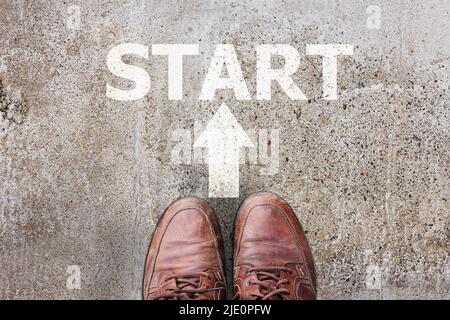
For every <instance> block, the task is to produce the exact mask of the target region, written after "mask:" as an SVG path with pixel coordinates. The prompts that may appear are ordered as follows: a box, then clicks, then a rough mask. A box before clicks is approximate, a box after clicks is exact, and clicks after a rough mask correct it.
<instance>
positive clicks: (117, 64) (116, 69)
mask: <svg viewBox="0 0 450 320" xmlns="http://www.w3.org/2000/svg"><path fill="white" fill-rule="evenodd" d="M126 54H134V55H137V56H140V57H143V58H145V59H148V55H149V49H148V47H147V46H144V45H141V44H138V43H123V44H119V45H117V46H115V47H114V48H112V49H111V50H110V51H109V53H108V56H107V58H106V64H107V66H108V69H109V71H111V73H112V74H114V75H116V76H118V77H122V78H125V79H128V80H131V81H134V82H135V83H136V85H135V87H134V88H133V89H131V90H122V89H117V88H114V87H113V86H111V85H110V84H109V83H107V84H106V96H107V97H108V98H111V99H115V100H121V101H128V100H138V99H141V98H142V97H144V96H145V95H146V94H147V92H148V90H150V76H149V75H148V73H147V71H145V70H144V69H142V68H139V67H136V66H133V65H129V64H125V63H124V62H123V61H122V56H123V55H126Z"/></svg>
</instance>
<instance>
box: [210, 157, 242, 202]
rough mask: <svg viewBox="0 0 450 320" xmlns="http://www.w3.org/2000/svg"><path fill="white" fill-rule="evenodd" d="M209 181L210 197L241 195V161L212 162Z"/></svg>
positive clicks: (235, 196)
mask: <svg viewBox="0 0 450 320" xmlns="http://www.w3.org/2000/svg"><path fill="white" fill-rule="evenodd" d="M208 183H209V186H208V195H209V197H210V198H237V197H239V162H236V163H233V164H231V163H228V164H224V163H222V164H221V163H210V164H209V180H208Z"/></svg>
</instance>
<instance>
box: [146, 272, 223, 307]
mask: <svg viewBox="0 0 450 320" xmlns="http://www.w3.org/2000/svg"><path fill="white" fill-rule="evenodd" d="M202 276H203V277H207V278H210V276H209V275H208V273H207V272H198V273H193V274H173V275H171V276H168V277H167V278H166V279H164V283H168V282H169V281H173V280H175V284H176V287H175V288H174V287H173V286H172V287H168V288H167V289H166V291H165V292H163V293H161V294H159V295H157V296H155V297H154V299H155V300H209V297H208V296H207V293H209V292H211V291H216V290H223V289H224V287H217V288H208V287H206V286H204V285H203V286H202V285H201V277H202Z"/></svg>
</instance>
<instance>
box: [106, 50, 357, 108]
mask: <svg viewBox="0 0 450 320" xmlns="http://www.w3.org/2000/svg"><path fill="white" fill-rule="evenodd" d="M149 51H150V50H149V47H148V46H145V45H142V44H138V43H123V44H119V45H117V46H115V47H113V48H112V49H111V50H110V51H109V53H108V55H107V66H108V69H109V71H110V72H111V73H112V74H114V75H115V76H117V77H121V78H124V79H127V80H130V81H133V82H134V87H133V88H132V89H130V90H122V89H119V88H115V87H113V86H112V85H110V84H109V83H107V85H106V96H107V97H109V98H111V99H115V100H120V101H130V100H138V99H141V98H143V97H144V96H145V95H146V94H147V93H148V91H149V90H150V76H149V74H148V73H147V71H146V70H144V69H142V68H140V67H138V66H135V65H131V64H126V63H124V62H123V60H122V57H123V56H125V55H136V56H139V57H142V58H145V59H149ZM198 54H199V45H198V44H153V45H152V55H164V56H167V59H168V99H169V100H181V99H182V97H183V59H184V57H185V56H192V55H198ZM306 54H307V55H318V56H321V57H322V81H323V94H322V97H323V99H325V100H336V99H337V58H338V56H343V55H353V45H349V44H307V45H306ZM273 56H281V57H282V58H283V59H284V65H283V66H282V67H281V68H273V67H272V65H271V62H272V57H273ZM185 59H187V57H186V58H185ZM299 65H300V54H299V53H298V51H297V50H296V49H295V48H294V47H292V46H290V45H285V44H263V45H258V46H257V47H256V99H257V100H270V99H271V94H272V93H271V87H272V82H273V81H275V82H277V83H278V85H279V86H280V87H281V88H282V89H283V90H284V92H285V93H286V95H287V96H288V97H289V98H290V99H292V100H307V97H306V96H305V94H304V93H303V92H302V91H301V90H300V88H299V87H298V86H297V84H296V83H295V82H294V81H293V80H292V76H293V74H294V73H295V72H296V71H297V69H298V67H299ZM224 68H226V71H227V76H226V77H223V76H222V71H223V69H224ZM218 89H229V90H233V91H234V95H235V97H236V99H237V100H250V99H251V97H250V93H249V91H248V87H247V84H246V82H245V80H244V77H243V75H242V70H241V67H240V64H239V61H238V59H237V55H236V52H235V50H234V47H233V45H230V44H218V45H217V46H216V48H215V51H214V55H213V57H212V59H211V64H210V66H209V69H208V72H207V74H206V78H205V81H204V83H203V87H202V89H201V93H200V96H199V99H200V100H214V99H215V94H216V90H218Z"/></svg>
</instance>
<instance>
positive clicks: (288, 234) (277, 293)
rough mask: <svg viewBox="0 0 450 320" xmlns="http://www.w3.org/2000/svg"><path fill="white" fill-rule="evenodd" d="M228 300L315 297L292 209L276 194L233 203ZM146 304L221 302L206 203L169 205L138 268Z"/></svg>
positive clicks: (215, 234)
mask: <svg viewBox="0 0 450 320" xmlns="http://www.w3.org/2000/svg"><path fill="white" fill-rule="evenodd" d="M233 270H234V279H233V282H234V298H235V299H239V300H259V299H261V300H307V299H315V298H316V273H315V269H314V262H313V257H312V254H311V250H310V247H309V244H308V241H307V239H306V236H305V234H304V232H303V230H302V227H301V225H300V223H299V221H298V220H297V217H296V216H295V214H294V212H293V210H292V209H291V207H290V206H289V205H288V204H287V202H286V201H285V200H283V199H282V198H281V197H279V196H277V195H274V194H271V193H259V194H255V195H252V196H250V197H248V198H247V199H246V200H245V201H244V202H243V203H242V204H241V206H240V208H239V211H238V213H237V216H236V221H235V232H234V261H233ZM143 296H144V299H146V300H169V299H175V300H222V299H226V297H227V294H226V279H225V265H224V250H223V241H222V235H221V232H220V226H219V222H218V219H217V217H216V215H215V213H214V210H213V209H212V208H211V207H210V206H209V204H208V203H207V202H206V201H205V200H203V199H200V198H197V197H189V198H184V199H180V200H178V201H176V202H174V203H173V204H172V205H170V206H169V208H168V209H167V210H166V212H165V213H164V215H163V216H162V218H161V219H160V221H159V223H158V225H157V227H156V231H155V233H154V235H153V239H152V242H151V244H150V249H149V252H148V256H147V261H146V265H145V271H144V287H143Z"/></svg>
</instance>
